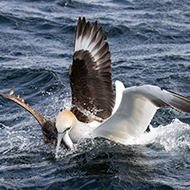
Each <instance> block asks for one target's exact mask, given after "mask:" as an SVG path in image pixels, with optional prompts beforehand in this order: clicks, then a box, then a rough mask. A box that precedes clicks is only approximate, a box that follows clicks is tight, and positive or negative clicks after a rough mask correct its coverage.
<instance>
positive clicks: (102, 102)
mask: <svg viewBox="0 0 190 190" xmlns="http://www.w3.org/2000/svg"><path fill="white" fill-rule="evenodd" d="M106 39H107V38H106V35H105V34H104V33H103V28H102V27H100V28H99V29H98V23H97V21H96V22H95V23H94V25H93V26H91V23H90V22H89V21H88V22H86V20H85V18H84V17H83V18H82V19H81V17H79V19H78V25H77V32H76V38H75V47H74V55H73V63H72V64H71V65H70V66H69V77H70V86H71V90H72V106H71V109H70V111H69V110H64V111H62V112H61V113H60V114H59V115H58V116H57V118H56V120H51V119H49V118H46V117H44V116H43V115H42V114H40V113H39V112H37V111H36V110H34V109H33V108H31V107H30V106H29V105H28V104H25V103H24V99H23V98H21V97H20V96H18V97H15V96H14V95H13V92H14V89H13V90H11V92H10V94H8V95H6V94H0V95H1V96H3V97H5V98H7V99H9V100H12V101H14V102H16V103H17V104H19V105H21V106H22V107H24V108H25V109H26V110H27V111H29V112H30V113H31V114H32V115H33V116H34V117H35V118H36V119H37V121H38V122H39V124H40V125H41V128H42V133H43V137H44V142H45V143H48V142H50V143H52V142H54V141H56V140H57V146H56V154H57V153H58V151H59V147H60V143H61V141H62V140H63V142H64V144H65V145H66V146H67V147H68V148H71V149H72V148H73V147H74V145H73V142H75V141H78V140H80V139H84V138H95V137H104V138H107V139H110V140H112V141H115V142H118V143H121V144H128V142H129V141H130V139H131V138H136V137H138V136H139V135H141V134H142V133H143V132H144V131H145V130H146V128H147V127H148V125H149V124H150V122H151V119H152V118H153V116H154V114H155V113H156V111H157V109H159V108H160V107H167V106H170V107H173V108H175V109H177V110H179V111H183V112H188V113H190V100H189V99H187V98H185V97H183V96H181V95H178V94H176V93H173V92H170V91H167V90H164V89H161V88H159V87H157V86H153V85H143V86H134V87H130V88H125V87H124V85H123V84H122V83H121V82H120V81H116V82H115V85H116V98H115V97H114V91H113V87H112V77H111V72H110V70H111V66H110V64H111V60H110V51H109V44H108V42H106V41H105V40H106Z"/></svg>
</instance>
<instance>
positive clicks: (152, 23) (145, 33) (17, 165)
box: [0, 0, 190, 190]
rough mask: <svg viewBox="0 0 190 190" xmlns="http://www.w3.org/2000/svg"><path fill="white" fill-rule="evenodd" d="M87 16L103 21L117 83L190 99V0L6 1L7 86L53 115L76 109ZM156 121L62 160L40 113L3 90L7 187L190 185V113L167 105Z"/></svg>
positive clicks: (80, 147) (3, 71) (0, 22)
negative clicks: (130, 136)
mask: <svg viewBox="0 0 190 190" xmlns="http://www.w3.org/2000/svg"><path fill="white" fill-rule="evenodd" d="M79 16H85V17H86V19H87V20H89V21H90V22H91V23H94V22H95V21H96V20H98V23H99V26H103V29H104V32H105V34H106V35H107V38H108V39H107V41H108V42H109V45H110V51H111V59H112V78H113V82H114V81H115V80H117V79H118V80H121V81H122V82H123V83H124V84H125V86H126V87H129V86H134V85H143V84H152V85H157V86H160V87H162V88H165V89H167V90H170V91H173V92H176V93H179V94H181V95H183V96H185V97H188V98H190V1H183V0H181V1H179V0H160V1H158V0H152V1H144V0H128V1H127V0H118V1H117V0H105V1H99V0H95V1H92V0H89V1H87V0H81V1H71V0H70V1H63V0H46V1H43V0H35V1H32V0H9V1H6V0H1V1H0V93H5V94H7V93H9V90H10V89H11V88H12V86H15V94H16V95H17V94H20V95H21V96H22V97H23V98H24V99H25V102H26V103H29V105H30V106H31V107H33V108H34V109H36V110H37V111H39V112H40V113H42V114H43V115H45V116H46V117H50V118H52V119H53V118H55V117H56V116H57V114H58V113H59V112H60V111H61V110H63V109H69V108H70V105H71V90H70V85H69V77H68V67H69V64H70V63H72V56H73V50H74V39H75V32H76V26H77V20H78V17H79ZM113 85H114V83H113ZM150 128H151V132H150V133H145V134H143V135H142V136H141V137H139V139H137V140H136V141H135V142H134V143H132V144H130V145H128V146H124V145H120V144H117V143H114V142H111V141H108V140H105V139H95V140H93V139H88V140H85V142H80V143H78V144H76V149H75V150H74V151H68V150H66V149H64V147H63V148H62V150H61V155H60V157H59V158H58V159H56V158H55V145H51V144H44V143H43V137H42V132H41V128H40V126H39V124H38V123H37V121H36V120H35V118H34V117H33V116H32V115H30V114H29V113H28V112H27V111H25V110H24V109H23V108H22V107H20V106H18V105H17V104H15V103H13V102H11V101H9V100H6V99H4V98H2V97H0V189H49V190H51V189H87V190H89V189H114V190H115V189H135V190H136V189H156V190H158V189H159V190H160V189H184V190H186V189H190V181H189V179H190V114H186V113H180V112H178V111H176V110H174V109H172V108H162V109H160V110H158V111H157V113H156V115H155V116H154V118H153V120H152V122H151V127H150Z"/></svg>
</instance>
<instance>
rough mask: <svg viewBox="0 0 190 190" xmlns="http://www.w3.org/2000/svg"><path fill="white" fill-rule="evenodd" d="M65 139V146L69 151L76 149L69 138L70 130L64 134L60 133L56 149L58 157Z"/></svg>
mask: <svg viewBox="0 0 190 190" xmlns="http://www.w3.org/2000/svg"><path fill="white" fill-rule="evenodd" d="M62 139H63V142H64V144H65V145H66V147H67V148H68V149H74V145H73V142H72V141H71V138H70V137H69V130H66V131H65V132H63V133H58V137H57V147H56V155H57V153H58V152H59V147H60V144H61V140H62Z"/></svg>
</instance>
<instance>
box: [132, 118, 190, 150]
mask: <svg viewBox="0 0 190 190" xmlns="http://www.w3.org/2000/svg"><path fill="white" fill-rule="evenodd" d="M131 144H139V145H146V146H147V147H149V148H151V149H155V150H157V149H160V150H165V151H167V152H183V153H184V152H190V125H189V124H186V123H183V122H181V121H180V120H178V119H174V120H173V122H172V123H170V124H168V125H166V126H162V125H161V126H158V127H156V128H153V127H151V126H150V132H149V133H144V134H143V135H142V136H140V137H139V138H138V139H135V140H134V141H133V142H131Z"/></svg>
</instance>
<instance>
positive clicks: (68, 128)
mask: <svg viewBox="0 0 190 190" xmlns="http://www.w3.org/2000/svg"><path fill="white" fill-rule="evenodd" d="M70 129H71V127H67V128H66V129H65V130H64V131H63V133H65V132H66V131H69V130H70Z"/></svg>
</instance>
